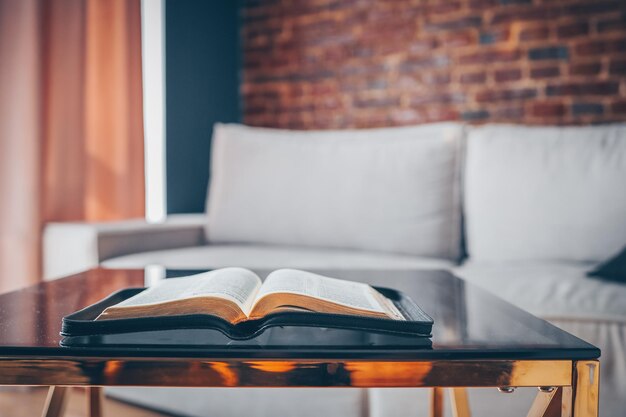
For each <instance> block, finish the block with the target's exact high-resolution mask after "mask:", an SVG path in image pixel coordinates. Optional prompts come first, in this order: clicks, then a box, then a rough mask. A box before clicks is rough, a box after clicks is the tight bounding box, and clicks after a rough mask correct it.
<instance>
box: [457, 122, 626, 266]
mask: <svg viewBox="0 0 626 417" xmlns="http://www.w3.org/2000/svg"><path fill="white" fill-rule="evenodd" d="M625 184H626V124H617V125H606V126H593V127H523V126H511V125H491V126H483V127H477V128H473V129H471V130H470V132H469V134H468V143H467V160H466V175H465V179H464V186H465V188H464V202H465V220H466V232H467V234H466V238H467V249H468V253H469V256H470V257H471V258H472V259H474V260H476V261H488V260H492V261H500V260H572V261H595V262H600V261H603V260H605V259H606V258H607V257H608V256H610V255H611V254H613V253H616V252H617V251H618V250H619V249H620V248H621V247H622V246H623V245H624V238H625V237H626V215H624V213H626V192H624V190H625V188H624V187H625Z"/></svg>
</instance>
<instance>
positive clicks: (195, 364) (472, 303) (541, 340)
mask: <svg viewBox="0 0 626 417" xmlns="http://www.w3.org/2000/svg"><path fill="white" fill-rule="evenodd" d="M258 272H259V274H260V276H264V275H266V273H267V272H269V271H265V273H264V271H258ZM319 272H320V273H323V274H327V275H330V276H335V277H339V278H344V279H355V280H360V281H364V282H368V283H370V284H375V285H379V286H387V287H391V288H396V289H399V290H402V291H404V292H406V293H407V294H409V296H411V298H413V299H414V300H415V301H416V302H417V303H418V304H419V305H420V306H421V307H422V308H423V309H424V310H425V311H426V312H427V313H428V314H429V315H431V316H432V317H433V319H434V321H435V325H434V327H433V338H432V341H433V346H432V348H424V347H419V346H416V345H413V343H412V341H411V339H408V340H407V339H406V338H399V339H396V338H393V337H379V338H377V336H375V335H374V336H372V335H368V334H361V335H356V336H355V335H354V334H352V336H350V337H343V336H341V337H330V338H326V339H321V341H320V339H316V340H310V341H309V340H307V337H310V336H307V333H306V329H297V328H281V329H271V330H269V331H273V332H275V333H274V337H268V335H265V334H263V335H260V336H259V337H257V338H256V339H253V340H251V341H247V342H241V343H225V342H224V338H223V336H221V334H217V332H215V335H214V336H211V335H209V336H206V335H207V334H208V333H206V332H211V331H204V332H205V337H206V340H204V341H202V342H201V343H200V344H197V345H196V346H189V347H181V346H176V345H175V344H168V343H165V344H162V345H152V346H142V347H138V346H136V345H133V344H128V343H121V342H119V340H118V341H117V342H113V344H112V343H111V342H110V341H109V342H107V341H106V340H104V341H103V342H102V343H100V344H96V345H94V346H83V347H61V346H60V345H59V344H60V342H61V339H62V338H61V336H60V335H59V331H60V326H61V318H62V317H63V316H65V315H67V314H69V313H71V312H73V311H75V310H78V309H80V308H82V307H85V306H87V305H89V304H92V303H94V302H96V301H98V300H99V299H101V298H104V297H105V296H107V295H108V294H110V293H111V292H113V291H116V290H118V289H122V288H125V287H141V286H144V280H145V273H144V271H143V270H111V269H94V270H90V271H87V272H84V273H81V274H77V275H73V276H70V277H67V278H62V279H59V280H56V281H51V282H44V283H40V284H38V285H34V286H31V287H28V288H25V289H23V290H20V291H15V292H11V293H6V294H3V295H0V385H44V386H50V390H49V394H48V399H47V402H46V407H45V410H44V415H45V416H58V415H61V414H62V412H63V406H64V403H65V399H66V397H67V395H66V394H67V388H68V387H73V386H86V387H91V388H90V389H89V393H90V395H89V398H90V413H91V416H99V415H102V410H101V395H102V392H101V387H103V386H131V385H132V386H177V387H363V388H365V387H415V388H430V389H431V415H432V416H435V417H437V416H441V415H442V409H443V395H444V389H445V388H450V393H451V400H452V408H453V411H454V413H455V415H456V416H459V417H462V416H469V415H470V411H469V407H468V402H467V394H466V392H465V390H464V387H497V388H499V389H500V390H502V391H504V392H506V391H510V390H512V389H514V387H528V386H533V387H538V388H539V389H538V392H537V397H536V399H535V401H534V402H533V404H532V405H531V408H530V411H529V416H574V417H596V416H597V415H598V390H599V362H598V358H599V356H600V351H599V349H598V348H596V347H594V346H592V345H590V344H588V343H586V342H584V341H582V340H580V339H578V338H576V337H574V336H572V335H570V334H569V333H567V332H565V331H563V330H560V329H558V328H557V327H555V326H553V325H551V324H549V323H547V322H545V321H543V320H541V319H538V318H536V317H534V316H532V315H530V314H528V313H526V312H524V311H522V310H520V309H518V308H516V307H514V306H512V305H511V304H508V303H506V302H504V301H502V300H500V299H498V298H497V297H495V296H493V295H491V294H490V293H488V292H486V291H484V290H481V289H479V288H477V287H475V286H473V285H470V284H468V283H465V282H464V281H462V280H460V279H458V278H456V277H454V276H453V275H451V274H450V273H448V272H446V271H319ZM187 273H191V271H188V272H187ZM170 274H171V275H180V271H170ZM505 278H506V277H503V279H505ZM299 331H300V332H301V333H297V332H299ZM302 332H304V333H302ZM331 332H332V330H331ZM357 333H358V332H357ZM292 335H297V337H291V336H292ZM136 337H137V336H135V338H136ZM135 341H139V342H141V339H136V340H135ZM309 342H310V343H309Z"/></svg>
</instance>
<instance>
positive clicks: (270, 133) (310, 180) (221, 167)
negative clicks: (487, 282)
mask: <svg viewBox="0 0 626 417" xmlns="http://www.w3.org/2000/svg"><path fill="white" fill-rule="evenodd" d="M462 139H463V125H462V124H460V123H452V122H450V123H433V124H425V125H421V126H406V127H393V128H379V129H361V130H341V131H338V130H323V131H292V130H280V129H267V128H258V127H249V126H241V125H233V124H229V125H224V124H217V125H216V126H215V129H214V136H213V142H212V148H211V183H210V186H209V193H208V200H207V216H208V220H207V222H208V228H207V239H208V241H209V242H211V243H264V244H273V245H299V246H310V247H323V248H340V249H356V250H368V251H381V252H390V253H404V254H409V255H414V256H427V257H437V258H446V259H450V260H458V258H459V256H460V248H461V239H460V230H461V226H460V180H459V177H460V170H461V156H462V153H461V148H462Z"/></svg>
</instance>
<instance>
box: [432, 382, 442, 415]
mask: <svg viewBox="0 0 626 417" xmlns="http://www.w3.org/2000/svg"><path fill="white" fill-rule="evenodd" d="M430 417H443V388H441V387H434V388H431V389H430Z"/></svg>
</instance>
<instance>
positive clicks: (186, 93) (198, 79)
mask: <svg viewBox="0 0 626 417" xmlns="http://www.w3.org/2000/svg"><path fill="white" fill-rule="evenodd" d="M238 13H239V11H238V2H237V1H230V0H229V1H222V0H219V1H218V0H212V1H208V0H204V1H201V0H167V1H166V3H165V31H166V32H165V48H166V58H165V67H166V74H165V79H166V114H167V116H166V123H167V124H166V135H167V136H166V169H167V174H166V175H167V211H168V213H192V212H202V211H204V203H205V198H206V190H207V182H208V177H209V157H210V139H211V134H212V128H213V124H214V123H215V122H236V121H239V120H240V118H241V116H240V115H241V111H240V103H239V74H240V48H239V14H238Z"/></svg>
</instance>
